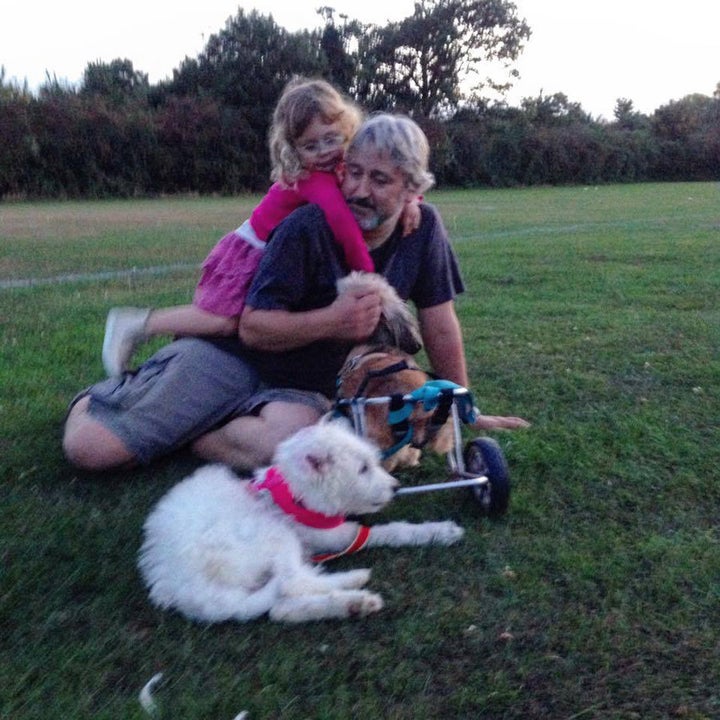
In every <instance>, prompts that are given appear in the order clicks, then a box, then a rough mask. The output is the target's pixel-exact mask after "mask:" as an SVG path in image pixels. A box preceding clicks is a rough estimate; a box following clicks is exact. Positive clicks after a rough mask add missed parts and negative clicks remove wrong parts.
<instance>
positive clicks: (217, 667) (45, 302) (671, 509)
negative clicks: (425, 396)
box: [0, 183, 720, 720]
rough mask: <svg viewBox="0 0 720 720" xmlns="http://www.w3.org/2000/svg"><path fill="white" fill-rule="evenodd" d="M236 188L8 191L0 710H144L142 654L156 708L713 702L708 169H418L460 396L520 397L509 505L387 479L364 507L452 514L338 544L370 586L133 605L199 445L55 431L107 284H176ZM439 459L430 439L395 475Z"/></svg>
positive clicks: (581, 711)
mask: <svg viewBox="0 0 720 720" xmlns="http://www.w3.org/2000/svg"><path fill="white" fill-rule="evenodd" d="M255 200H257V198H252V197H248V198H242V199H195V198H186V199H168V200H154V201H116V202H92V203H91V202H88V203H69V202H68V203H33V204H5V205H0V285H2V287H0V333H1V336H0V427H1V432H0V451H1V454H0V457H1V458H2V461H1V463H0V468H1V470H2V476H1V482H2V502H1V503H0V557H1V558H2V568H1V570H0V572H1V575H0V623H1V627H2V633H1V635H0V638H1V639H0V643H1V648H2V649H1V650H0V717H2V718H8V719H12V720H30V719H31V718H33V719H34V718H37V719H38V720H39V719H40V718H42V719H45V718H48V717H52V718H72V719H73V720H76V719H85V718H93V719H108V720H109V719H112V720H117V718H123V719H132V718H142V717H147V716H146V715H145V714H144V712H143V711H142V709H141V707H140V705H139V703H138V700H137V695H138V692H139V690H140V688H141V687H142V686H143V685H144V684H145V683H146V682H147V681H148V680H149V679H150V677H151V676H153V675H154V674H155V673H157V672H163V673H164V681H163V683H162V684H161V686H160V687H159V688H158V689H157V692H156V700H157V702H158V705H159V709H158V713H157V717H160V718H167V719H170V718H172V719H173V720H177V719H180V718H182V719H183V720H187V719H192V718H203V719H206V718H213V719H218V720H225V719H226V720H231V719H232V718H234V717H235V716H236V715H237V714H238V713H239V712H240V711H241V710H247V711H248V712H249V718H250V720H259V719H260V718H283V719H284V718H287V719H295V718H298V719H300V718H323V719H328V720H329V719H337V718H383V719H388V720H400V719H403V720H404V719H410V718H412V719H413V720H415V719H418V718H443V719H447V718H515V719H518V720H519V719H527V718H550V719H552V720H557V719H564V720H570V719H571V718H601V719H603V720H605V719H610V718H613V719H618V720H619V719H623V720H624V719H639V720H645V719H646V718H690V719H693V720H699V719H700V718H703V719H710V718H718V717H720V533H719V530H718V518H719V517H720V474H719V472H718V467H719V466H720V309H719V305H720V270H719V268H720V186H718V185H717V184H710V183H707V184H664V185H628V186H609V187H598V188H594V187H591V188H561V189H550V188H548V189H532V190H502V191H462V192H434V193H430V194H429V196H428V200H429V201H431V202H434V203H435V204H437V205H438V207H439V208H440V210H441V212H442V214H443V217H444V218H445V221H446V225H447V227H448V230H449V232H450V235H451V237H452V239H453V242H454V244H455V248H456V250H457V253H458V255H459V257H460V261H461V264H462V268H463V272H464V276H465V279H466V283H467V286H468V291H467V292H466V293H465V295H464V296H463V297H462V298H460V300H459V302H458V312H459V315H460V318H461V321H462V324H463V327H464V330H465V338H466V350H467V355H468V358H469V365H470V369H471V379H472V389H473V391H474V393H475V395H476V399H477V401H478V404H479V405H480V407H481V408H482V409H483V410H484V411H485V412H486V413H488V414H516V415H522V416H524V417H526V418H528V419H530V420H531V421H532V423H533V425H532V427H531V428H530V429H529V430H524V431H519V432H515V433H512V434H511V433H497V434H495V435H494V437H496V439H497V440H498V441H499V442H500V443H501V445H502V446H503V449H504V451H505V455H506V457H507V459H508V461H509V464H510V468H511V473H512V481H513V493H512V497H511V502H510V509H509V512H508V514H507V515H506V516H505V517H503V518H502V519H499V520H493V521H489V520H486V519H484V518H482V517H481V516H480V515H479V514H478V512H477V509H476V507H475V506H474V505H473V502H472V500H471V499H470V497H469V495H468V494H467V493H466V492H465V491H462V490H460V491H458V490H452V491H450V490H449V491H444V492H440V493H435V494H432V495H430V494H426V495H419V496H409V497H403V498H398V499H397V501H396V502H395V503H394V504H393V505H392V506H391V507H390V508H388V509H387V510H386V511H385V512H384V513H382V516H381V517H378V520H380V519H381V518H382V519H388V518H406V519H410V520H416V521H419V520H425V519H444V518H450V519H454V520H456V521H457V522H459V523H460V524H462V525H463V526H464V527H465V528H466V529H467V534H466V537H465V539H464V540H463V542H462V543H461V544H459V545H456V546H454V547H451V548H427V549H412V548H407V549H399V550H390V549H387V550H379V549H378V550H372V551H367V552H366V553H365V554H364V555H358V556H355V557H352V558H346V559H342V560H338V561H335V562H334V563H333V565H332V566H331V567H330V568H329V569H330V570H331V571H332V570H333V569H334V568H337V569H340V568H349V567H364V566H370V567H372V568H373V578H372V580H371V582H370V587H371V588H372V589H374V590H376V591H379V592H381V593H382V594H383V596H384V598H385V602H386V608H385V609H384V610H383V612H382V613H380V614H379V615H377V616H374V617H372V618H369V619H367V620H363V621H351V622H323V623H317V624H312V625H305V626H301V627H282V626H279V625H274V624H271V623H269V622H267V621H265V620H261V621H258V622H254V623H251V624H246V625H239V624H234V623H227V624H222V625H217V626H210V627H206V626H201V625H197V624H191V623H189V622H186V621H185V620H184V619H182V618H181V617H179V616H177V615H174V614H172V613H167V612H161V611H159V610H156V609H155V608H153V607H152V606H151V605H150V604H149V603H148V601H147V596H146V592H145V590H144V588H143V587H142V585H141V583H140V580H139V576H138V573H137V571H136V568H135V555H136V552H137V549H138V547H139V545H140V540H141V534H140V533H141V526H142V523H143V520H144V518H145V516H146V515H147V513H148V511H149V509H150V507H151V506H152V504H153V503H154V502H155V501H156V500H157V499H158V498H159V497H160V496H161V495H162V494H163V493H164V492H165V491H166V490H167V489H168V488H169V487H170V486H171V485H172V484H174V483H175V482H176V481H177V480H179V479H180V478H181V477H182V476H184V475H185V474H186V473H187V472H189V471H190V470H191V469H192V468H193V467H195V465H196V464H197V461H196V460H195V459H193V458H192V457H191V456H190V455H189V454H180V455H178V456H175V457H173V458H170V459H168V460H167V461H165V462H163V463H159V464H157V465H155V466H152V467H150V468H147V469H142V470H136V471H133V472H127V473H112V474H106V475H103V476H100V477H98V476H87V475H83V474H80V473H78V472H77V471H75V470H73V469H72V468H71V467H69V466H68V465H67V464H66V463H65V461H64V459H63V457H62V453H61V450H60V433H61V427H62V422H63V415H64V412H65V408H66V406H67V403H68V401H69V400H70V399H71V398H72V396H73V395H74V394H75V393H76V392H77V391H78V390H80V389H81V388H82V387H84V386H85V385H87V384H89V383H90V382H93V381H95V380H97V379H99V378H100V377H101V376H102V368H101V364H100V346H101V343H102V333H103V324H104V319H105V314H106V312H107V310H108V308H109V307H111V306H113V305H122V304H137V305H146V304H152V305H165V304H171V303H178V302H187V301H188V300H189V298H190V296H191V292H192V289H193V286H194V283H195V279H196V276H197V269H196V268H197V266H198V265H199V263H200V262H201V260H202V258H203V257H204V255H205V254H206V252H207V251H208V250H209V248H210V246H211V245H212V244H213V243H214V242H215V241H216V240H217V239H218V238H219V237H220V236H221V235H222V234H223V233H224V232H226V231H227V230H229V229H231V228H233V227H235V226H236V225H238V224H239V223H240V222H241V221H242V220H243V219H244V218H245V217H246V216H247V214H248V212H249V210H250V209H251V207H252V206H253V202H254V201H255ZM169 265H171V266H174V268H175V269H172V270H171V271H168V272H161V271H159V270H158V271H156V272H154V273H153V274H143V272H142V269H143V268H148V267H153V268H158V267H165V266H169ZM133 268H134V269H135V272H130V273H127V272H124V271H127V270H129V269H133ZM106 271H116V272H117V273H118V274H117V276H113V277H105V278H103V279H92V278H93V277H94V275H93V274H94V273H100V272H106ZM70 273H74V274H80V275H81V277H77V278H76V279H75V280H73V281H70V280H67V278H66V280H65V281H63V282H42V283H40V282H39V281H40V280H45V281H47V280H51V279H52V278H58V277H60V276H66V275H68V274H70ZM30 278H32V279H34V280H35V283H34V284H31V285H28V286H26V287H8V286H7V281H9V280H21V279H22V280H27V279H30ZM445 476H446V471H445V465H444V459H443V458H437V457H431V458H427V459H426V461H425V462H424V463H423V465H422V467H421V468H420V469H418V470H416V471H406V472H404V473H402V474H401V475H400V477H401V480H402V481H404V482H426V481H435V480H440V479H444V478H445Z"/></svg>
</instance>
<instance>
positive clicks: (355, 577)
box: [343, 568, 370, 589]
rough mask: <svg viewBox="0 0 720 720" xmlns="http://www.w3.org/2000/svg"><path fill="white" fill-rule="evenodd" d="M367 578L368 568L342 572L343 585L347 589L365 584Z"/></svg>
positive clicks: (368, 578) (368, 576)
mask: <svg viewBox="0 0 720 720" xmlns="http://www.w3.org/2000/svg"><path fill="white" fill-rule="evenodd" d="M368 580H370V569H369V568H360V569H358V570H348V571H347V572H346V573H343V587H346V588H348V589H351V588H361V587H362V586H363V585H367V583H368Z"/></svg>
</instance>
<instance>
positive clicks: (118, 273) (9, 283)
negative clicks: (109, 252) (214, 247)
mask: <svg viewBox="0 0 720 720" xmlns="http://www.w3.org/2000/svg"><path fill="white" fill-rule="evenodd" d="M199 267H200V266H199V265H198V264H197V263H173V264H171V265H154V266H151V267H143V268H138V267H134V268H130V269H128V270H103V271H98V272H88V273H66V274H64V275H53V276H51V277H39V278H15V279H10V280H0V290H9V289H12V288H27V287H35V286H37V285H61V284H63V283H74V282H93V281H97V280H116V279H118V278H131V279H132V278H135V277H141V276H143V275H167V274H169V273H172V272H175V271H178V270H197V269H199Z"/></svg>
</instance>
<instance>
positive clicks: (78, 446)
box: [63, 115, 527, 470]
mask: <svg viewBox="0 0 720 720" xmlns="http://www.w3.org/2000/svg"><path fill="white" fill-rule="evenodd" d="M428 156H429V149H428V144H427V139H426V138H425V136H424V134H423V133H422V131H421V130H420V128H419V127H418V126H417V125H416V124H415V123H414V122H413V121H412V120H410V119H409V118H406V117H401V116H393V115H377V116H374V117H372V118H371V119H369V120H367V121H366V122H365V123H364V124H363V126H362V127H361V128H360V130H359V132H358V133H357V135H356V136H355V138H354V139H353V141H352V142H351V144H350V147H349V148H348V151H347V155H346V166H347V172H346V175H345V178H344V180H343V182H342V187H341V189H342V192H343V195H344V196H345V198H346V200H347V202H348V205H349V207H350V209H351V211H352V213H353V215H354V216H355V218H356V219H357V221H358V224H359V225H360V228H361V230H362V233H363V237H364V238H365V241H366V242H367V244H368V247H369V249H370V254H371V256H372V259H373V262H374V264H375V268H376V271H377V272H380V273H382V274H383V275H384V276H385V277H386V278H387V279H388V281H389V282H390V283H391V284H392V285H393V286H394V287H395V289H396V290H397V291H398V294H399V295H400V297H402V298H403V299H410V300H411V301H413V303H414V304H415V306H416V308H417V311H418V320H419V323H420V330H421V333H422V337H423V342H424V345H425V350H426V352H427V356H428V359H429V361H430V364H431V366H432V369H433V371H434V372H435V373H436V374H437V375H438V376H440V377H443V378H445V379H447V380H451V381H453V382H456V383H457V384H459V385H462V386H465V387H467V386H468V377H467V369H466V365H465V356H464V350H463V343H462V333H461V330H460V325H459V322H458V319H457V315H456V313H455V307H454V298H455V296H456V294H457V293H460V292H462V291H463V284H462V280H461V277H460V273H459V270H458V267H457V262H456V260H455V256H454V254H453V252H452V249H451V247H450V245H449V242H448V239H447V235H446V232H445V229H444V227H443V225H442V222H441V220H440V218H439V216H438V214H437V212H436V211H435V210H434V208H432V207H431V206H429V205H426V204H423V205H422V206H421V211H422V212H421V221H420V225H419V227H418V228H417V230H416V231H414V232H413V233H411V234H410V235H407V236H406V237H402V232H401V229H400V228H399V227H398V225H399V220H400V217H401V215H402V212H403V208H404V207H405V205H406V204H407V203H409V202H413V201H414V200H415V198H417V196H418V195H419V194H422V193H423V192H425V190H427V189H428V188H429V187H430V185H431V184H432V182H433V178H432V175H431V174H430V173H429V172H428V169H427V163H428ZM346 273H347V267H346V266H345V264H344V260H343V258H342V256H341V254H340V253H339V252H338V250H337V245H336V243H335V242H334V241H333V237H332V234H331V231H330V228H329V227H328V225H327V222H326V221H325V218H324V216H323V213H322V212H321V211H320V209H319V208H317V207H316V206H313V205H308V206H305V207H303V208H300V209H299V210H297V211H295V212H294V213H293V214H292V215H291V216H290V217H289V218H288V219H287V220H286V221H285V222H284V223H282V224H281V225H280V226H279V227H278V228H277V230H276V231H275V232H274V233H273V235H272V238H271V241H270V242H269V243H268V247H267V250H266V251H265V256H264V258H263V260H262V262H261V265H260V267H259V269H258V273H257V275H256V277H255V280H254V281H253V285H252V287H251V290H250V294H249V296H248V298H247V303H246V305H247V306H246V309H245V311H244V313H243V316H242V318H241V321H240V330H239V339H234V338H233V339H219V340H200V339H196V338H185V339H183V340H180V341H176V342H174V343H171V344H170V345H169V346H167V347H166V348H163V349H162V350H161V351H160V352H159V353H157V354H156V355H155V356H153V358H151V359H150V360H149V361H148V362H147V363H145V364H144V365H143V366H141V368H140V369H139V371H138V373H136V374H133V375H130V376H126V377H125V378H124V379H123V380H122V381H114V380H106V381H104V382H102V383H99V384H98V385H96V386H93V388H90V389H89V390H88V391H87V392H86V394H84V395H83V396H82V397H81V398H79V399H78V400H77V401H76V403H75V405H74V406H73V407H72V408H71V411H70V413H69V416H68V420H67V423H66V428H65V436H64V440H63V447H64V450H65V453H66V455H67V457H68V459H69V460H70V461H71V462H73V463H75V464H76V465H78V466H81V467H84V468H87V469H92V470H100V469H104V468H109V467H114V466H119V465H124V464H132V463H135V462H149V461H151V460H153V459H154V458H155V457H158V456H160V455H162V454H165V453H167V452H170V451H172V450H173V449H175V448H177V447H180V446H181V445H184V444H187V443H190V442H191V443H192V447H193V450H194V451H195V452H196V453H197V454H199V455H200V456H201V457H203V458H205V459H207V460H213V461H219V462H225V463H228V464H230V465H233V466H235V467H239V468H252V467H256V466H258V465H263V464H266V463H268V462H269V460H270V457H271V455H272V453H273V451H274V448H275V446H276V445H277V443H278V442H279V441H280V440H282V439H283V438H284V437H287V436H288V435H290V434H292V433H293V432H295V431H296V430H297V429H299V428H300V427H303V426H304V425H308V424H311V423H313V422H316V421H317V419H318V418H319V417H320V416H321V414H322V413H323V412H325V411H326V410H327V408H328V400H327V397H329V396H331V395H332V393H333V389H334V381H335V376H336V375H337V372H338V370H339V368H340V365H341V364H342V362H343V360H344V359H345V356H346V355H347V353H348V351H349V349H350V348H351V347H352V346H353V345H355V344H357V343H358V342H362V341H363V340H365V339H367V338H368V337H369V336H370V335H371V334H372V332H373V330H374V329H375V327H376V325H377V323H378V321H379V318H380V299H379V297H378V296H377V295H376V294H374V293H368V294H348V295H341V296H338V295H337V292H336V282H337V279H338V278H340V277H342V276H344V275H345V274H346ZM526 425H527V423H526V422H525V421H524V420H521V419H520V418H497V417H483V418H481V419H480V421H479V422H478V425H477V427H505V428H516V427H525V426H526Z"/></svg>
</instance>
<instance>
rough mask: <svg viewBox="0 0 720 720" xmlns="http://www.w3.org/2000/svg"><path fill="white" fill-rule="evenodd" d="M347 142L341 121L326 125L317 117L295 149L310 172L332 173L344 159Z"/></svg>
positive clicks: (299, 138)
mask: <svg viewBox="0 0 720 720" xmlns="http://www.w3.org/2000/svg"><path fill="white" fill-rule="evenodd" d="M346 142H347V138H346V137H345V135H344V134H343V132H342V127H341V124H340V121H336V122H333V123H326V122H323V120H322V118H320V117H316V118H315V119H314V120H313V121H312V122H311V123H310V124H309V125H308V126H307V128H305V132H304V133H303V134H302V135H300V137H298V138H297V139H296V140H295V149H296V150H297V153H298V155H299V156H300V162H301V163H302V166H303V168H304V169H305V170H307V171H308V172H313V171H315V170H320V171H322V172H332V171H333V170H335V168H336V167H337V165H338V163H339V162H341V161H342V159H343V155H344V154H345V143H346Z"/></svg>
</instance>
